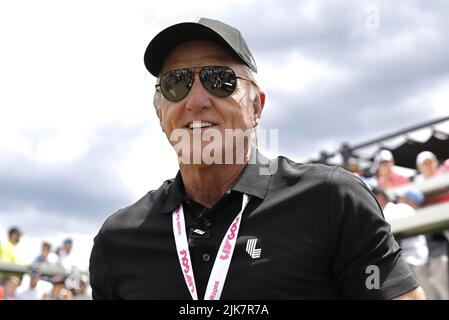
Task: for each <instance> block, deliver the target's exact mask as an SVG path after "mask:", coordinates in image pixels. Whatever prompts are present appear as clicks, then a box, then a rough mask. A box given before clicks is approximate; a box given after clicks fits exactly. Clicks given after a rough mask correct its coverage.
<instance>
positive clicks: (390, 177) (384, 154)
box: [373, 150, 410, 189]
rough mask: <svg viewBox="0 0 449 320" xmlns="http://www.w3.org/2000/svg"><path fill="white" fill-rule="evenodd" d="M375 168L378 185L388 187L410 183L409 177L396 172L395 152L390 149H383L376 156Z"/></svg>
mask: <svg viewBox="0 0 449 320" xmlns="http://www.w3.org/2000/svg"><path fill="white" fill-rule="evenodd" d="M373 169H374V170H375V171H376V172H377V186H378V187H379V188H383V189H388V188H392V187H396V186H399V185H402V184H407V183H409V182H410V181H409V179H408V178H407V177H404V176H402V175H399V174H397V173H396V172H394V158H393V154H392V153H391V152H390V151H388V150H382V151H380V152H379V154H378V155H377V156H376V158H375V160H374V163H373Z"/></svg>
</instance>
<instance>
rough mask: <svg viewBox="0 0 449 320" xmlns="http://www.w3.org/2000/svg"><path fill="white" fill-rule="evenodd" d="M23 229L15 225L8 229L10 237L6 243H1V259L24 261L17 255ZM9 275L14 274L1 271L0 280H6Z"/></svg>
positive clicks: (16, 261)
mask: <svg viewBox="0 0 449 320" xmlns="http://www.w3.org/2000/svg"><path fill="white" fill-rule="evenodd" d="M21 236H22V231H21V230H20V229H19V228H18V227H16V226H13V227H11V228H9V230H8V239H7V240H6V242H5V243H1V244H0V261H3V262H9V263H22V261H20V259H19V258H18V257H17V254H16V249H17V245H18V244H19V242H20V237H21ZM8 275H14V274H13V273H6V272H0V281H2V280H4V279H5V278H6V277H7V276H8Z"/></svg>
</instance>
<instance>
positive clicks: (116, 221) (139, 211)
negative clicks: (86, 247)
mask: <svg viewBox="0 0 449 320" xmlns="http://www.w3.org/2000/svg"><path fill="white" fill-rule="evenodd" d="M172 183H173V179H170V180H166V181H164V183H163V184H162V185H161V186H160V187H159V188H158V189H157V190H151V191H149V192H148V193H147V194H146V195H145V196H143V197H142V198H141V199H139V200H138V201H137V202H135V203H134V204H132V205H130V206H128V207H126V208H123V209H120V210H118V211H116V212H115V213H113V214H112V215H111V216H109V217H108V218H107V219H106V220H105V222H104V223H103V226H102V227H101V229H100V234H104V233H106V232H111V231H118V230H124V229H134V228H138V227H139V226H140V225H141V224H142V223H143V222H144V221H145V219H147V217H148V216H149V215H150V214H151V212H152V211H153V209H154V208H155V207H159V206H160V205H161V204H162V203H163V202H164V199H166V197H167V194H168V189H169V186H170V185H171V184H172Z"/></svg>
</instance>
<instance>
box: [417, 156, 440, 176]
mask: <svg viewBox="0 0 449 320" xmlns="http://www.w3.org/2000/svg"><path fill="white" fill-rule="evenodd" d="M416 168H417V169H418V172H419V173H420V174H419V175H418V176H417V177H416V178H415V181H416V182H420V181H423V180H425V179H427V178H431V177H433V176H436V175H437V174H438V173H439V171H438V159H437V157H436V156H435V155H434V154H433V153H432V152H430V151H423V152H421V153H420V154H418V156H417V157H416Z"/></svg>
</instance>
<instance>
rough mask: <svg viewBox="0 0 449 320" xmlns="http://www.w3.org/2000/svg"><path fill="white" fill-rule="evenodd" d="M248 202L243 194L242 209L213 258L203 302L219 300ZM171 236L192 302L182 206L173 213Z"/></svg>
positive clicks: (195, 297) (194, 295) (192, 279)
mask: <svg viewBox="0 0 449 320" xmlns="http://www.w3.org/2000/svg"><path fill="white" fill-rule="evenodd" d="M248 202H249V197H248V195H246V194H243V200H242V209H241V210H240V212H239V213H238V214H237V217H235V219H234V221H233V222H232V223H231V225H230V226H229V229H228V231H227V232H226V235H225V236H224V238H223V240H222V241H221V245H220V249H219V250H218V253H217V257H216V258H215V262H214V266H213V267H212V271H211V273H210V276H209V281H208V283H207V287H206V293H205V295H204V300H220V296H221V292H222V291H223V286H224V283H225V281H226V277H227V275H228V270H229V266H230V264H231V259H232V254H233V253H234V248H235V243H236V241H237V235H238V233H239V229H240V222H241V220H242V213H243V211H244V210H245V208H246V206H247V204H248ZM173 234H174V236H175V243H176V251H177V253H178V258H179V264H180V265H181V269H182V273H183V275H184V280H185V282H186V285H187V288H188V289H189V291H190V294H191V296H192V299H193V300H198V294H197V290H196V284H195V277H194V275H193V268H192V260H191V259H190V250H189V244H188V242H187V234H186V226H185V220H184V210H183V208H182V204H180V205H179V207H178V209H176V210H175V211H173Z"/></svg>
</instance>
